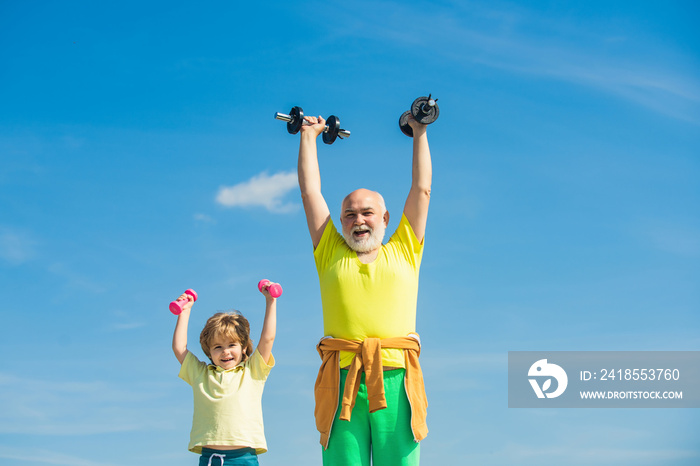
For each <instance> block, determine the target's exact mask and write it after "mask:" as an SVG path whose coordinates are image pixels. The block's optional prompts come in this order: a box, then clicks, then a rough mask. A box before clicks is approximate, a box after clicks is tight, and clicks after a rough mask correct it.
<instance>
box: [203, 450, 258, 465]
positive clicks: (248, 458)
mask: <svg viewBox="0 0 700 466" xmlns="http://www.w3.org/2000/svg"><path fill="white" fill-rule="evenodd" d="M199 466H258V455H257V453H255V448H241V449H238V450H212V449H211V448H202V456H200V457H199Z"/></svg>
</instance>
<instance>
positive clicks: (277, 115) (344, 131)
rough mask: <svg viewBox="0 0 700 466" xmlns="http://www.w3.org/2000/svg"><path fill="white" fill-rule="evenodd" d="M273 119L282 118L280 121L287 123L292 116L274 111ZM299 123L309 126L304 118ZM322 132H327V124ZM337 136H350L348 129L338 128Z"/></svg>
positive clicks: (343, 137) (342, 137)
mask: <svg viewBox="0 0 700 466" xmlns="http://www.w3.org/2000/svg"><path fill="white" fill-rule="evenodd" d="M275 119H277V120H282V121H285V122H287V123H289V122H290V121H292V117H291V116H289V115H287V114H286V113H279V112H277V113H275ZM301 124H302V125H303V126H311V123H309V122H308V121H306V120H304V121H303V122H302V123H301ZM323 132H324V133H327V132H328V125H326V127H325V128H324V130H323ZM338 137H339V138H341V139H345V138H349V137H350V131H348V130H347V129H339V130H338Z"/></svg>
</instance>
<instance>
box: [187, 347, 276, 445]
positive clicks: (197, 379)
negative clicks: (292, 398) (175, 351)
mask: <svg viewBox="0 0 700 466" xmlns="http://www.w3.org/2000/svg"><path fill="white" fill-rule="evenodd" d="M274 365H275V358H274V357H273V356H272V355H270V360H269V362H268V364H265V361H264V360H263V358H262V356H261V355H260V353H259V352H258V350H257V349H256V350H255V351H254V352H253V354H251V355H250V357H249V358H248V359H247V360H246V361H245V362H243V363H241V364H239V365H237V366H236V367H234V368H233V369H228V370H224V369H222V368H221V367H218V366H215V365H212V364H206V363H204V362H202V361H200V360H199V359H197V357H196V356H195V355H194V354H192V353H190V352H188V353H187V356H185V360H184V361H183V363H182V367H181V368H180V378H181V379H182V380H184V381H185V382H187V383H188V384H190V385H191V386H192V391H193V393H194V415H193V416H192V431H191V432H190V444H189V445H188V447H187V448H188V449H189V450H190V451H192V452H195V453H198V454H200V453H202V447H203V446H205V445H230V446H247V447H251V448H255V451H256V452H257V454H261V453H265V452H266V451H267V442H265V430H264V427H263V416H262V393H263V388H264V387H265V381H266V380H267V376H268V375H269V373H270V369H272V367H274Z"/></svg>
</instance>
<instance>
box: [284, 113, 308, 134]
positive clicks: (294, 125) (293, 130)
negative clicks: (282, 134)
mask: <svg viewBox="0 0 700 466" xmlns="http://www.w3.org/2000/svg"><path fill="white" fill-rule="evenodd" d="M289 116H290V117H292V121H290V122H288V123H287V132H288V133H289V134H297V133H298V132H299V130H300V129H301V125H303V124H304V110H302V109H301V107H292V109H291V110H290V111H289Z"/></svg>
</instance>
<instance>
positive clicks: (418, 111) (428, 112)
mask: <svg viewBox="0 0 700 466" xmlns="http://www.w3.org/2000/svg"><path fill="white" fill-rule="evenodd" d="M408 115H413V118H415V119H416V121H417V122H418V123H420V124H422V125H429V124H430V123H432V122H434V121H435V120H437V118H438V116H439V115H440V109H439V108H438V105H437V99H433V98H432V94H429V95H428V97H418V98H417V99H416V100H414V101H413V103H412V104H411V110H408V111H406V112H403V114H402V115H401V118H399V127H400V128H401V131H402V132H403V134H405V135H406V136H408V137H413V128H411V126H410V125H409V124H408Z"/></svg>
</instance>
